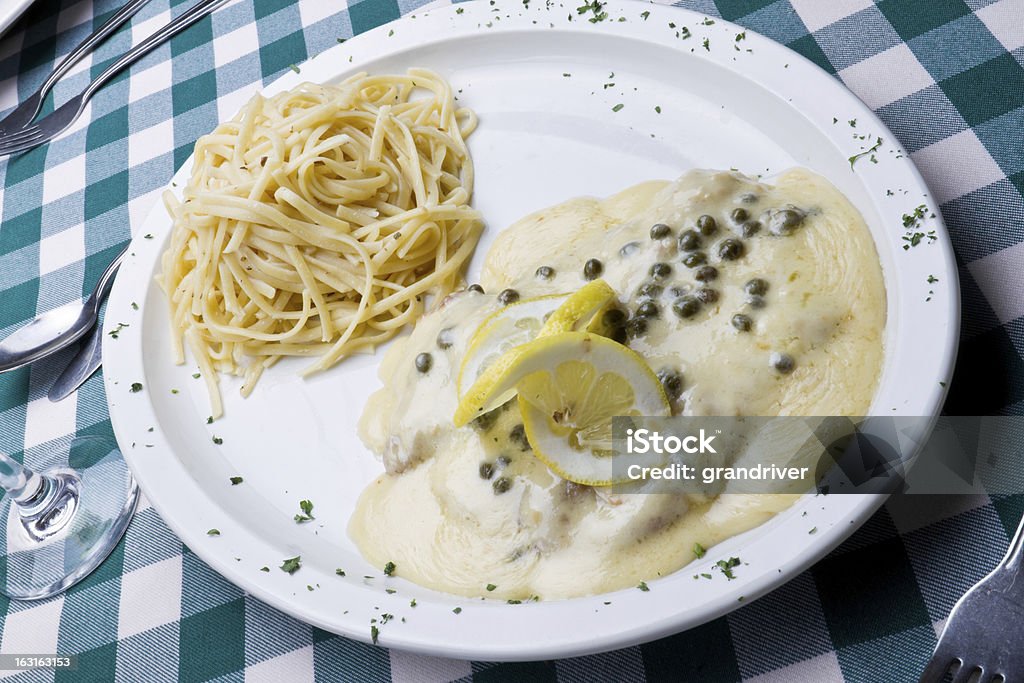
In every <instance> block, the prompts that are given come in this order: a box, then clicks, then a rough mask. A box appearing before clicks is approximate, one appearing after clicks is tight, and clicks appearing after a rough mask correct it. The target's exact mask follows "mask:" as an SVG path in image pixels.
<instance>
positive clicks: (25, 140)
mask: <svg viewBox="0 0 1024 683" xmlns="http://www.w3.org/2000/svg"><path fill="white" fill-rule="evenodd" d="M22 132H26V131H22ZM32 133H33V134H32V135H31V136H28V137H19V138H18V139H17V140H13V141H11V140H7V139H3V140H0V156H6V155H8V154H17V153H18V152H24V151H26V150H29V149H32V148H33V147H38V146H39V145H41V144H43V143H44V142H46V140H47V138H46V136H44V135H43V134H42V132H41V131H40V130H39V129H38V128H36V129H34V130H33V131H32Z"/></svg>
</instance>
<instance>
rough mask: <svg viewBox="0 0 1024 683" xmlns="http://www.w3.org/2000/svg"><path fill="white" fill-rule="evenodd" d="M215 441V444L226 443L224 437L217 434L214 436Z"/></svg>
mask: <svg viewBox="0 0 1024 683" xmlns="http://www.w3.org/2000/svg"><path fill="white" fill-rule="evenodd" d="M213 443H215V444H217V445H218V446H219V445H221V444H222V443H224V439H222V438H220V437H219V436H215V437H213Z"/></svg>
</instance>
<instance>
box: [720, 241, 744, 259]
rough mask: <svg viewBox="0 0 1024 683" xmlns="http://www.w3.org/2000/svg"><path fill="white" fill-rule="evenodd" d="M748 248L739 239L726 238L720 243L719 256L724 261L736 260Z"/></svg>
mask: <svg viewBox="0 0 1024 683" xmlns="http://www.w3.org/2000/svg"><path fill="white" fill-rule="evenodd" d="M746 251H747V248H746V246H745V245H744V244H743V242H741V241H740V240H738V239H733V238H732V237H729V238H726V239H724V240H722V241H721V242H719V243H718V257H719V258H720V259H722V260H723V261H735V260H736V259H738V258H740V257H741V256H743V254H744V253H746Z"/></svg>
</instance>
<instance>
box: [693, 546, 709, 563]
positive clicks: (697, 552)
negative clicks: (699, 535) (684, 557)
mask: <svg viewBox="0 0 1024 683" xmlns="http://www.w3.org/2000/svg"><path fill="white" fill-rule="evenodd" d="M705 553H707V550H706V549H705V548H704V546H702V545H701V544H700V543H694V544H693V554H694V556H695V557H696V558H697V559H698V560H699V559H700V558H702V557H704V555H705Z"/></svg>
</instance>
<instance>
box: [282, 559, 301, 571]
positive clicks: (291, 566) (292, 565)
mask: <svg viewBox="0 0 1024 683" xmlns="http://www.w3.org/2000/svg"><path fill="white" fill-rule="evenodd" d="M300 567H302V556H301V555H296V556H295V557H289V558H288V559H286V560H285V561H284V562H282V563H281V571H283V572H284V573H285V574H294V573H295V572H297V571H299V568H300Z"/></svg>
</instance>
